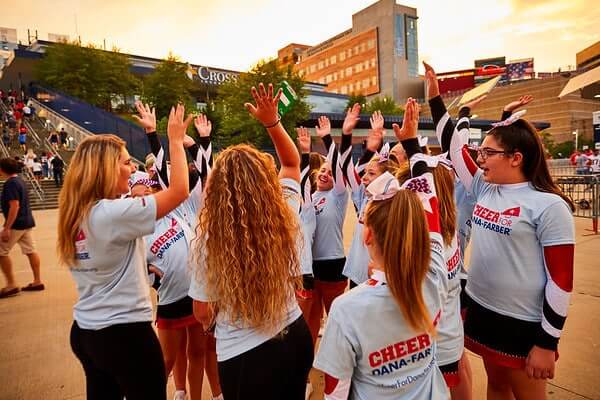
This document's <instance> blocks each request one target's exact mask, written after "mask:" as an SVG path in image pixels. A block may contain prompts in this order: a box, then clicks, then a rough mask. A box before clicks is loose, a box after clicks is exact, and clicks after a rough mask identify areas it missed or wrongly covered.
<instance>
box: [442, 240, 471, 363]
mask: <svg viewBox="0 0 600 400" xmlns="http://www.w3.org/2000/svg"><path fill="white" fill-rule="evenodd" d="M444 261H445V262H446V267H447V275H446V281H445V282H444V283H445V286H446V288H445V289H446V290H447V292H446V293H445V296H444V304H443V306H442V317H441V318H440V322H439V324H438V327H437V333H438V339H437V341H438V356H437V361H438V365H448V364H451V363H453V362H456V361H458V360H460V358H461V357H462V354H463V348H464V330H463V324H462V318H461V315H460V290H461V287H460V278H461V275H460V271H461V269H462V264H463V258H462V254H461V252H460V247H459V245H458V237H457V235H454V239H453V240H452V243H451V245H450V246H444Z"/></svg>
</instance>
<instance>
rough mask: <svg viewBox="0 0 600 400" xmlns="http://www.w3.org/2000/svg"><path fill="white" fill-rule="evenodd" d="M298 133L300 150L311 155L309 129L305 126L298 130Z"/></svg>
mask: <svg viewBox="0 0 600 400" xmlns="http://www.w3.org/2000/svg"><path fill="white" fill-rule="evenodd" d="M296 133H297V134H298V147H299V148H300V153H302V154H307V153H310V133H309V131H308V128H305V127H303V126H301V127H299V128H296Z"/></svg>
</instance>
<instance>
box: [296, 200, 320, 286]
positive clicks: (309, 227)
mask: <svg viewBox="0 0 600 400" xmlns="http://www.w3.org/2000/svg"><path fill="white" fill-rule="evenodd" d="M300 229H301V230H302V235H303V238H304V241H303V243H302V253H301V262H300V267H301V270H302V274H303V275H304V274H312V273H313V268H312V261H313V258H312V246H313V240H314V238H315V230H316V229H317V217H316V215H315V208H314V207H313V206H312V204H308V206H305V205H303V206H302V209H301V210H300Z"/></svg>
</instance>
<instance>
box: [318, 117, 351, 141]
mask: <svg viewBox="0 0 600 400" xmlns="http://www.w3.org/2000/svg"><path fill="white" fill-rule="evenodd" d="M318 122H319V124H318V125H317V126H315V130H316V131H317V135H318V136H319V137H320V138H322V137H325V136H327V135H329V134H330V133H331V122H329V118H327V117H325V116H320V117H319V121H318ZM344 123H345V122H344Z"/></svg>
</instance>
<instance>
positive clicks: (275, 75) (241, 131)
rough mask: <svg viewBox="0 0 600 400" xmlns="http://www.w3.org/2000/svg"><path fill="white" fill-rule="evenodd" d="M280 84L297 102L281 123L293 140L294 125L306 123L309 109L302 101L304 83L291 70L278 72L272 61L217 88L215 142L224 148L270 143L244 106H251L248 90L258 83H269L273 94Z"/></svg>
mask: <svg viewBox="0 0 600 400" xmlns="http://www.w3.org/2000/svg"><path fill="white" fill-rule="evenodd" d="M283 80H286V81H287V82H288V83H289V84H290V85H291V86H292V88H293V89H294V91H295V92H296V94H298V96H299V99H298V101H297V102H296V103H295V104H294V106H293V107H292V108H291V109H290V111H288V112H287V113H286V114H285V115H284V116H283V118H282V119H281V122H282V124H283V126H284V127H285V129H286V130H287V132H288V133H289V134H290V135H291V136H292V137H295V127H296V124H297V123H298V122H301V121H304V120H306V119H307V118H308V114H309V112H310V106H309V105H308V104H307V103H306V102H305V101H304V98H305V97H306V93H305V91H304V90H303V87H304V80H303V79H302V78H301V77H300V75H298V73H296V72H294V71H293V70H292V68H291V67H288V68H281V67H279V65H278V63H277V61H276V60H273V61H261V62H259V63H258V64H257V65H255V66H254V67H253V68H252V69H251V70H250V71H249V72H247V73H243V74H240V76H239V78H238V79H237V80H230V81H228V82H225V83H224V84H223V85H221V86H220V88H219V97H218V100H217V102H216V104H215V105H216V113H217V115H219V116H220V118H219V120H220V121H219V124H220V127H219V135H218V138H217V140H219V141H220V142H221V144H222V145H224V146H227V145H230V144H238V143H252V144H254V145H255V146H257V147H262V146H265V145H268V144H269V143H270V139H269V136H268V134H267V131H266V129H265V128H264V127H263V126H262V125H261V124H260V122H258V121H256V120H255V119H254V118H252V116H251V115H250V114H249V113H248V110H246V108H245V107H244V103H247V102H250V103H254V99H253V98H252V95H251V94H250V89H251V88H252V86H255V87H258V84H259V83H260V82H262V83H264V84H265V85H268V84H269V83H272V84H273V86H274V87H275V90H277V88H278V87H279V84H280V83H281V82H282V81H283ZM215 136H217V135H215Z"/></svg>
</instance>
